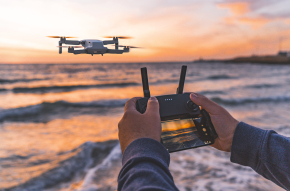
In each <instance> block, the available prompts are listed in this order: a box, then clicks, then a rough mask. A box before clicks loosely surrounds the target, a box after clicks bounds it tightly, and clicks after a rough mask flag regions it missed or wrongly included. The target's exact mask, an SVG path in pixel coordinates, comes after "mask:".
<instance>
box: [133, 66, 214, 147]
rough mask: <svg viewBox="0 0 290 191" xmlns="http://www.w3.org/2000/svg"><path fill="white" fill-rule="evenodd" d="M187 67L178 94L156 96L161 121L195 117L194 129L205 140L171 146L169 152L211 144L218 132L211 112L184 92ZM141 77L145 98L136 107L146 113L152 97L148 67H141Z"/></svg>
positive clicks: (184, 67)
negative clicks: (202, 107)
mask: <svg viewBox="0 0 290 191" xmlns="http://www.w3.org/2000/svg"><path fill="white" fill-rule="evenodd" d="M186 69H187V66H182V68H181V74H180V80H179V86H178V88H177V92H176V94H171V95H162V96H156V98H157V100H158V102H159V113H160V118H161V122H170V121H175V123H176V121H178V120H180V121H182V120H183V119H194V124H193V125H192V126H194V127H195V130H193V132H196V133H195V134H196V136H197V137H198V139H200V140H201V141H202V142H203V144H199V145H197V144H196V143H194V144H191V146H187V147H186V148H183V147H180V146H179V147H176V148H173V147H172V148H171V150H170V148H169V149H168V150H169V152H175V151H179V150H184V149H189V148H195V147H199V146H205V145H210V144H213V143H214V139H215V138H216V137H217V133H216V132H215V129H214V127H213V124H212V122H211V119H210V116H209V114H208V113H207V112H206V111H205V110H204V109H202V110H200V107H199V106H198V105H196V104H195V103H193V102H192V101H191V99H190V97H189V96H190V93H183V87H184V81H185V75H186ZM141 77H142V84H143V92H144V98H141V99H139V100H137V102H136V109H137V110H138V111H139V112H140V113H144V112H145V111H146V108H147V102H148V99H149V98H150V91H149V83H148V76H147V68H141ZM183 123H184V122H183ZM164 134H165V133H164ZM191 136H193V135H191ZM163 137H165V136H163ZM164 139H165V138H164ZM161 141H162V139H161ZM162 142H163V144H164V142H165V141H164V140H163V141H162ZM180 144H182V145H183V146H184V145H185V143H183V142H182V143H180ZM171 145H172V144H171ZM164 146H165V147H170V145H166V144H164Z"/></svg>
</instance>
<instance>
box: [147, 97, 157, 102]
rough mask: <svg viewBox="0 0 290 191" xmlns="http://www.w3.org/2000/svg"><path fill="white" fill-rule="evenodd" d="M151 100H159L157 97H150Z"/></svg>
mask: <svg viewBox="0 0 290 191" xmlns="http://www.w3.org/2000/svg"><path fill="white" fill-rule="evenodd" d="M149 100H152V101H157V98H156V97H150V98H149Z"/></svg>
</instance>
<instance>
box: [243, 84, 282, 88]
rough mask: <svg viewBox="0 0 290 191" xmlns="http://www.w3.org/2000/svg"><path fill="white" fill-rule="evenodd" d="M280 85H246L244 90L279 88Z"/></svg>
mask: <svg viewBox="0 0 290 191" xmlns="http://www.w3.org/2000/svg"><path fill="white" fill-rule="evenodd" d="M281 86H282V85H281V84H255V85H248V86H245V87H244V88H254V89H260V88H274V87H281Z"/></svg>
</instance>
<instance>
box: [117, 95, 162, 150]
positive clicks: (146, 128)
mask: <svg viewBox="0 0 290 191" xmlns="http://www.w3.org/2000/svg"><path fill="white" fill-rule="evenodd" d="M138 99H140V98H138V97H135V98H132V99H130V100H128V101H127V102H126V105H125V108H124V115H123V117H122V119H121V120H120V122H119V124H118V128H119V141H120V145H121V150H122V153H124V151H125V149H126V148H127V146H128V145H129V144H130V143H131V142H132V141H134V140H136V139H139V138H144V137H147V138H152V139H155V140H156V141H159V142H160V139H161V120H160V114H159V103H158V100H157V99H156V98H155V97H151V98H150V99H149V100H148V103H147V109H146V112H145V113H143V114H141V113H140V112H139V111H137V109H136V101H137V100H138Z"/></svg>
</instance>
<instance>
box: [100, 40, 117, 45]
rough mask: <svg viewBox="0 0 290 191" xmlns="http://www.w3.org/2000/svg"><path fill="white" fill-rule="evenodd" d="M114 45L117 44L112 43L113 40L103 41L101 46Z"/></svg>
mask: <svg viewBox="0 0 290 191" xmlns="http://www.w3.org/2000/svg"><path fill="white" fill-rule="evenodd" d="M115 43H118V42H116V41H114V40H104V41H103V44H104V45H107V44H115Z"/></svg>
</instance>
